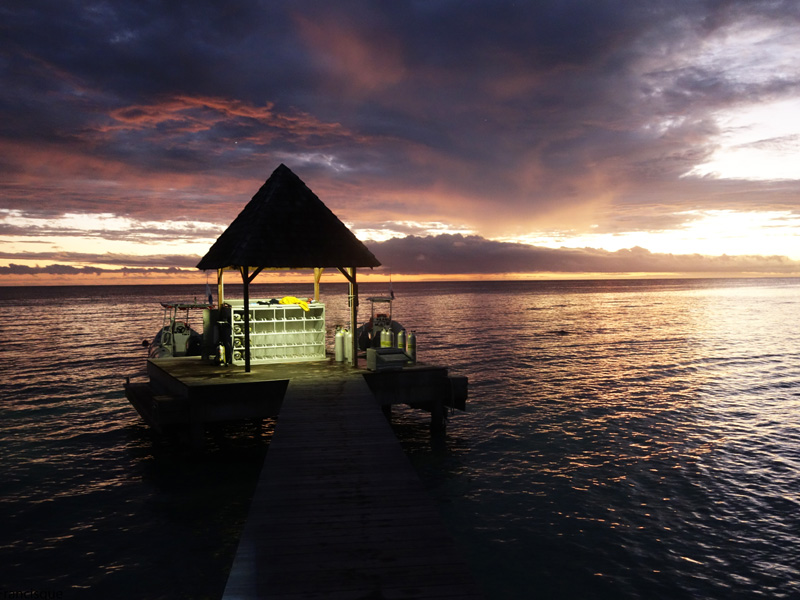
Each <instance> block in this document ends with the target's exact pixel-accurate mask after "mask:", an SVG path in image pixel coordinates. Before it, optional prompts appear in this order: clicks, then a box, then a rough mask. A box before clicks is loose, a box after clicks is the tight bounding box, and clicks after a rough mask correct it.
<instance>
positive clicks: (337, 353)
mask: <svg viewBox="0 0 800 600" xmlns="http://www.w3.org/2000/svg"><path fill="white" fill-rule="evenodd" d="M333 354H334V357H335V359H336V362H342V361H343V360H344V331H342V328H341V327H336V335H334V336H333Z"/></svg>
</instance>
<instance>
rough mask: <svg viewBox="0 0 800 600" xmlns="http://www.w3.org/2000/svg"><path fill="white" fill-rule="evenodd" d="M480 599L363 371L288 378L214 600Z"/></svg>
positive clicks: (467, 571)
mask: <svg viewBox="0 0 800 600" xmlns="http://www.w3.org/2000/svg"><path fill="white" fill-rule="evenodd" d="M481 597H482V595H481V593H480V592H479V590H478V588H477V587H476V584H475V583H474V580H473V578H472V576H471V574H470V573H469V570H468V568H467V566H466V563H465V562H464V561H463V559H462V558H461V557H460V556H459V555H458V552H457V549H456V547H455V544H454V542H453V540H452V538H450V536H449V534H448V533H447V531H446V530H445V529H444V526H443V525H442V522H441V517H440V515H439V513H438V510H437V508H436V506H435V505H434V503H433V501H432V500H431V498H430V497H429V496H428V494H427V493H426V491H425V490H424V488H423V486H422V483H421V482H420V480H419V478H418V477H417V475H416V473H415V472H414V470H413V468H412V466H411V464H410V462H409V460H408V458H407V457H406V455H405V454H404V453H403V450H402V448H401V447H400V444H399V442H398V441H397V439H396V437H395V435H394V432H393V431H392V429H391V427H390V425H389V423H388V422H387V420H386V418H385V417H384V415H383V414H382V413H381V410H380V408H379V406H378V405H377V404H376V402H375V397H374V396H373V392H372V391H371V390H370V387H369V386H368V385H367V383H366V380H365V379H364V377H363V374H362V373H360V372H357V371H353V372H350V373H349V374H348V373H345V374H341V375H340V376H339V377H336V378H328V379H327V380H322V381H321V380H320V379H319V378H308V377H295V378H292V379H291V380H290V382H289V385H288V389H287V390H286V395H285V399H284V402H283V407H282V408H281V412H280V416H279V418H278V424H277V426H276V429H275V433H274V434H273V437H272V441H271V442H270V447H269V451H268V452H267V458H266V460H265V463H264V467H263V470H262V472H261V475H260V479H259V482H258V485H257V489H256V493H255V496H254V499H253V501H252V505H251V508H250V513H249V517H248V520H247V523H246V525H245V528H244V532H243V534H242V538H241V541H240V543H239V547H238V551H237V553H236V558H235V561H234V564H233V567H232V569H231V572H230V576H229V579H228V583H227V586H226V588H225V594H224V596H223V598H224V600H250V599H256V598H269V599H277V598H281V599H286V600H289V599H301V598H303V599H314V598H342V599H356V598H375V599H380V598H387V599H388V598H420V599H421V598H450V599H455V598H461V599H470V598H481Z"/></svg>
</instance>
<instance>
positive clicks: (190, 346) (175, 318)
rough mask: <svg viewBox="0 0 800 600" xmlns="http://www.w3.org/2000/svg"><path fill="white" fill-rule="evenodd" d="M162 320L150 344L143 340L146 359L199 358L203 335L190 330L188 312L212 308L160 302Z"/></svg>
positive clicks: (201, 305)
mask: <svg viewBox="0 0 800 600" xmlns="http://www.w3.org/2000/svg"><path fill="white" fill-rule="evenodd" d="M161 306H163V307H164V320H163V324H162V326H161V329H160V330H159V332H158V333H157V334H156V335H155V337H154V338H153V341H152V342H148V341H147V340H144V341H143V342H142V345H144V346H147V347H148V352H147V356H148V358H171V357H175V356H200V354H201V353H202V349H203V335H202V333H198V332H197V331H195V330H194V329H192V327H191V325H190V324H189V312H190V311H192V310H205V309H210V308H212V305H211V304H198V303H183V302H162V303H161Z"/></svg>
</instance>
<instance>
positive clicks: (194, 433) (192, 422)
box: [189, 402, 206, 452]
mask: <svg viewBox="0 0 800 600" xmlns="http://www.w3.org/2000/svg"><path fill="white" fill-rule="evenodd" d="M203 417H204V415H203V410H202V409H201V406H200V403H199V402H193V403H192V404H191V405H190V407H189V445H190V446H191V448H192V451H193V452H200V451H201V450H202V449H203V446H205V442H206V424H205V422H204V420H203Z"/></svg>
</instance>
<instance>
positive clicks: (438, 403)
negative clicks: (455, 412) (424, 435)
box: [431, 398, 447, 433]
mask: <svg viewBox="0 0 800 600" xmlns="http://www.w3.org/2000/svg"><path fill="white" fill-rule="evenodd" d="M446 429H447V417H446V413H445V407H444V403H443V402H442V398H437V399H436V400H434V401H433V403H432V404H431V431H432V432H434V433H444V432H445V430H446Z"/></svg>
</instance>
